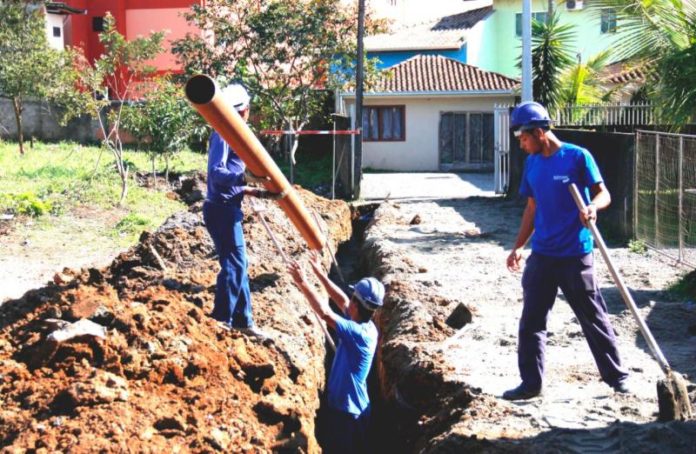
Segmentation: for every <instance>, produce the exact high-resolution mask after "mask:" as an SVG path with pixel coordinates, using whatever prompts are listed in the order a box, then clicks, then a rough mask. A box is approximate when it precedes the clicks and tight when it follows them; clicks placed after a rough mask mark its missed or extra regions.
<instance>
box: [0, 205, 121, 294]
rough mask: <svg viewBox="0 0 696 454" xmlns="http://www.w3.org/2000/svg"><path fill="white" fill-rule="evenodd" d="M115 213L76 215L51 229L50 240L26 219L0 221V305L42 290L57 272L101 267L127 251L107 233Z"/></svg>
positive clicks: (68, 217) (80, 213)
mask: <svg viewBox="0 0 696 454" xmlns="http://www.w3.org/2000/svg"><path fill="white" fill-rule="evenodd" d="M121 214H122V213H120V212H119V211H118V210H111V211H102V210H96V209H90V210H86V209H78V210H75V212H74V213H73V215H72V216H64V217H63V218H62V220H61V223H60V224H58V223H56V222H54V221H46V222H47V223H51V234H50V235H49V234H47V233H46V231H45V229H43V228H41V227H40V226H37V225H36V224H35V223H34V221H32V220H31V219H25V220H21V221H19V222H16V223H14V224H13V225H12V227H11V228H10V225H9V222H4V224H6V225H5V226H4V228H3V226H2V224H3V221H0V270H1V271H2V272H1V273H0V305H1V304H2V303H3V302H4V301H6V300H8V299H14V298H19V297H20V296H22V295H23V294H24V292H26V291H27V290H30V289H33V288H36V287H39V286H42V285H45V284H46V282H47V281H49V280H51V278H53V275H54V274H55V273H56V272H59V271H61V270H62V269H63V268H65V267H68V268H83V267H98V268H99V267H103V266H106V265H107V264H108V263H109V262H111V260H113V259H114V257H116V255H117V254H118V253H119V252H121V251H123V250H125V249H127V248H125V247H122V246H120V245H119V244H118V240H117V239H115V238H113V237H110V236H109V235H108V234H107V232H108V230H109V229H110V228H111V227H112V226H113V224H115V223H116V222H117V220H118V219H119V218H120V217H119V216H120V215H121Z"/></svg>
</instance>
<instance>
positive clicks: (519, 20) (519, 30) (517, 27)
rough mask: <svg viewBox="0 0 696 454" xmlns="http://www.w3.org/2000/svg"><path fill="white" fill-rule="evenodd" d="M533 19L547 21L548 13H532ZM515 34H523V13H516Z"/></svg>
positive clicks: (518, 35) (519, 35)
mask: <svg viewBox="0 0 696 454" xmlns="http://www.w3.org/2000/svg"><path fill="white" fill-rule="evenodd" d="M532 21H537V22H546V13H545V12H544V13H532ZM515 36H517V37H518V38H519V37H521V36H522V13H517V14H515Z"/></svg>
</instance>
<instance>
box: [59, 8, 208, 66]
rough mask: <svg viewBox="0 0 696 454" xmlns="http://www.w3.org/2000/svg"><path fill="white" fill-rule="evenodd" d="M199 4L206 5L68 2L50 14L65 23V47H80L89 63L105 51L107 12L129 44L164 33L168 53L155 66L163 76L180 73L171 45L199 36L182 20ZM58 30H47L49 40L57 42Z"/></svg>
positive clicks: (156, 60) (63, 36)
mask: <svg viewBox="0 0 696 454" xmlns="http://www.w3.org/2000/svg"><path fill="white" fill-rule="evenodd" d="M196 4H205V0H65V1H63V2H51V3H49V4H47V12H48V13H49V16H56V15H57V16H60V19H61V20H60V21H55V20H54V21H53V23H54V24H55V23H57V22H62V41H63V44H64V45H70V46H77V47H81V48H82V49H84V52H85V55H86V56H87V58H88V59H89V60H90V61H94V60H95V59H96V58H98V57H99V55H100V54H101V53H102V51H103V47H102V46H101V44H100V43H99V36H98V35H99V32H101V31H103V25H104V22H103V19H104V16H105V14H106V13H107V12H110V13H111V15H112V16H113V17H114V19H116V28H117V29H118V31H119V32H120V33H121V34H122V35H124V36H125V37H126V39H129V40H130V39H135V38H137V37H138V36H139V35H140V36H147V35H149V34H150V33H151V32H158V31H165V36H164V42H163V46H164V48H165V52H163V53H162V54H161V55H160V56H159V57H157V58H156V59H155V60H154V61H153V62H152V64H153V65H154V66H155V67H156V68H157V69H158V71H161V72H180V71H181V68H180V67H179V65H177V63H176V59H175V58H174V56H173V55H172V53H171V50H170V49H171V41H173V40H177V39H180V38H183V37H184V36H185V35H186V33H189V32H190V33H196V32H198V30H197V29H196V28H195V27H191V26H190V25H189V24H188V23H187V22H186V19H184V17H183V13H185V12H187V11H188V10H189V9H190V7H191V6H192V5H196ZM51 5H52V7H53V11H52V10H51ZM56 28H57V27H56V26H53V27H52V30H48V32H49V38H51V37H52V38H53V39H54V40H55V39H56V35H57V34H59V33H61V31H59V30H56Z"/></svg>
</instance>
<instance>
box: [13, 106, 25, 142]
mask: <svg viewBox="0 0 696 454" xmlns="http://www.w3.org/2000/svg"><path fill="white" fill-rule="evenodd" d="M12 105H13V107H14V113H15V120H16V121H17V141H18V142H19V154H22V155H23V154H24V131H23V130H22V98H20V97H19V96H13V97H12Z"/></svg>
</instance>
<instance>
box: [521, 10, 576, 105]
mask: <svg viewBox="0 0 696 454" xmlns="http://www.w3.org/2000/svg"><path fill="white" fill-rule="evenodd" d="M574 37H575V34H574V32H573V27H572V25H569V24H564V25H561V24H560V23H559V16H558V14H557V13H556V12H554V13H552V14H551V15H549V16H547V20H546V21H545V22H540V21H537V20H533V21H532V87H533V91H534V100H535V101H537V102H539V103H541V104H543V105H544V106H546V107H547V108H548V109H551V110H553V108H554V107H556V106H558V105H560V103H561V102H562V100H561V82H560V79H561V74H562V73H563V72H564V71H566V70H567V69H568V68H570V66H571V65H572V64H573V62H574V59H573V57H572V55H571V51H570V49H571V47H570V46H571V45H572V41H573V39H574ZM521 64H522V63H521V59H520V62H519V63H518V66H521Z"/></svg>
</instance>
